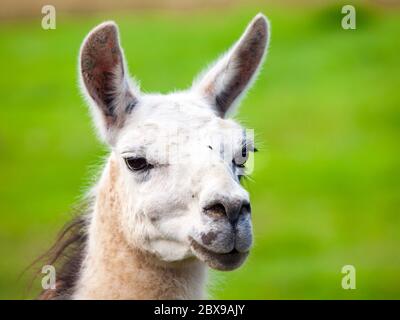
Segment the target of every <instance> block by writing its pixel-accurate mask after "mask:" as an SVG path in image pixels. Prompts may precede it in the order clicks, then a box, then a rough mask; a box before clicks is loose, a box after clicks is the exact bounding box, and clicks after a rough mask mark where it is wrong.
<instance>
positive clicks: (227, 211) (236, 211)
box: [204, 201, 251, 225]
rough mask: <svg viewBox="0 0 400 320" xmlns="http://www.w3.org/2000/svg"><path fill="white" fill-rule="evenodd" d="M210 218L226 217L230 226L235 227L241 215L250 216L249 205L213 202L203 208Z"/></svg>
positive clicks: (245, 202) (235, 202)
mask: <svg viewBox="0 0 400 320" xmlns="http://www.w3.org/2000/svg"><path fill="white" fill-rule="evenodd" d="M204 210H205V212H206V213H207V214H209V215H212V216H216V215H219V216H226V217H227V218H228V220H229V222H230V223H231V224H232V225H235V224H236V222H237V221H238V219H239V217H240V216H241V215H245V214H250V213H251V208H250V203H249V202H247V201H233V202H215V203H212V204H211V205H209V206H206V207H205V208H204Z"/></svg>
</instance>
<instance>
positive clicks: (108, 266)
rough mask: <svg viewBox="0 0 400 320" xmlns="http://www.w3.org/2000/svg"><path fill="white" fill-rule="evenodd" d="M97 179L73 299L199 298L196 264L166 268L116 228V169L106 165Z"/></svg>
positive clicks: (200, 274) (201, 270)
mask: <svg viewBox="0 0 400 320" xmlns="http://www.w3.org/2000/svg"><path fill="white" fill-rule="evenodd" d="M107 167H108V169H106V170H107V171H106V172H105V174H104V175H103V177H102V179H101V183H100V185H99V190H98V194H97V199H96V203H95V206H94V211H93V215H92V217H91V221H90V224H89V230H88V238H89V239H88V245H87V249H86V250H87V252H86V257H85V259H84V262H83V265H82V270H81V274H80V277H79V279H78V281H77V286H76V290H75V294H74V295H73V298H76V299H200V298H202V297H203V290H204V284H205V273H206V272H205V267H204V265H203V264H202V263H201V262H200V261H198V260H195V259H192V260H190V259H189V260H187V261H183V262H179V263H165V262H162V261H160V260H159V259H157V258H156V257H154V256H153V255H151V254H149V253H146V252H144V251H142V250H140V249H139V248H136V247H134V246H132V245H131V244H129V243H128V242H127V241H126V239H125V237H124V236H123V234H122V231H121V228H120V225H121V224H120V223H121V222H120V217H121V206H120V203H121V202H120V197H119V196H118V192H117V190H116V189H117V187H116V186H117V184H118V178H117V176H118V175H117V170H118V168H117V167H116V165H115V164H113V162H112V161H110V163H109V165H108V166H107Z"/></svg>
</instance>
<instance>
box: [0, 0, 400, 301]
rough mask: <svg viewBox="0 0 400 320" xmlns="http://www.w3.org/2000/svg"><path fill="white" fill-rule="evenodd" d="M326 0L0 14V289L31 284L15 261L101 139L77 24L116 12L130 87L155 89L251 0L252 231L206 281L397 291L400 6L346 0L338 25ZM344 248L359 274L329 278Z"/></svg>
mask: <svg viewBox="0 0 400 320" xmlns="http://www.w3.org/2000/svg"><path fill="white" fill-rule="evenodd" d="M14 2H15V1H14ZM178 2H179V1H178ZM325 3H327V4H322V3H318V4H315V1H313V2H310V1H301V4H299V3H297V4H293V3H290V1H289V3H288V1H283V2H278V1H274V2H271V3H268V2H262V3H255V2H252V3H251V4H246V2H244V1H241V2H240V1H239V2H237V3H235V4H234V5H218V6H212V4H208V5H203V6H202V7H200V8H197V7H193V8H186V7H183V8H177V10H174V8H164V7H163V8H161V9H159V10H158V9H157V7H156V6H155V7H152V8H140V9H137V10H134V9H131V10H126V9H124V10H122V9H121V10H117V9H116V10H115V11H111V10H110V9H107V10H105V11H93V12H89V11H88V10H86V11H82V12H75V11H68V12H67V11H66V12H64V11H63V10H59V11H57V29H56V30H48V31H45V30H43V29H41V18H42V16H41V14H40V9H38V11H37V12H35V14H34V15H32V16H27V17H25V18H21V17H19V18H18V17H17V18H10V19H7V18H4V17H3V19H2V20H1V21H0V64H1V77H0V95H1V104H0V105H1V106H0V118H1V123H2V124H1V126H0V179H1V183H0V298H2V299H7V298H8V299H10V298H11V299H19V298H31V297H34V296H35V293H36V291H35V290H33V291H32V292H30V293H26V292H25V291H26V290H25V288H26V286H27V283H28V279H29V277H28V276H24V277H23V278H22V279H20V280H18V276H19V275H20V273H21V272H22V270H23V269H24V268H25V267H26V266H27V265H28V264H29V263H30V262H32V260H33V259H34V258H35V257H37V256H38V255H39V254H41V253H42V252H43V251H44V250H45V249H47V248H48V246H49V245H50V243H51V241H52V240H53V239H54V238H55V235H56V234H57V231H58V230H59V229H60V227H61V226H62V225H63V224H64V222H65V221H67V219H68V218H69V214H68V212H69V210H70V208H71V206H72V205H73V204H74V203H76V201H77V200H78V199H79V196H80V195H81V194H82V192H83V191H84V190H85V189H86V187H88V186H89V185H90V183H91V177H92V175H93V173H94V172H97V170H98V168H99V164H100V163H101V159H102V158H103V157H104V155H105V154H106V153H107V151H106V149H105V148H104V147H102V146H101V144H100V143H99V142H98V141H97V140H96V137H95V135H94V133H93V130H92V125H91V121H90V118H89V115H88V112H87V108H86V106H85V104H84V102H83V100H82V98H81V96H80V93H79V90H78V85H77V56H78V50H79V46H80V44H81V41H82V39H83V38H84V36H85V35H86V34H87V32H88V31H89V30H90V29H91V28H92V27H93V26H95V25H96V24H97V23H99V22H101V21H103V20H106V19H107V20H109V19H112V20H115V21H116V22H117V23H118V24H119V26H120V31H121V38H122V45H123V47H124V49H125V54H126V57H127V59H128V63H129V66H130V71H131V73H132V74H133V75H134V76H135V77H136V78H138V79H140V81H141V85H142V88H143V89H144V90H145V91H161V92H168V91H169V90H173V89H178V88H185V87H188V86H189V85H190V83H191V81H192V78H193V77H194V76H195V75H196V74H197V73H198V72H199V71H200V70H201V69H202V68H203V67H204V66H205V65H206V64H207V63H209V62H211V61H212V60H213V59H215V58H216V57H217V56H218V55H219V54H220V53H221V52H223V51H224V50H226V49H227V48H228V47H229V46H230V45H231V44H232V43H233V42H234V41H235V40H236V39H237V37H238V36H239V35H240V34H241V32H242V31H243V29H244V27H245V25H246V24H247V23H248V21H249V20H250V19H251V18H252V17H253V16H254V15H255V14H256V13H257V12H259V11H262V12H264V13H265V14H266V15H267V16H268V17H269V19H270V21H271V23H272V41H271V46H270V50H269V54H268V58H267V60H266V64H265V66H264V68H263V70H262V72H261V74H260V77H259V80H258V81H257V83H256V84H255V86H254V88H253V89H252V90H251V91H250V93H249V94H248V96H247V98H246V99H245V100H244V101H243V103H242V107H241V109H240V113H239V115H238V116H237V118H238V119H239V120H241V122H242V123H243V124H245V125H247V126H248V127H249V128H254V129H255V132H256V135H257V141H258V142H259V144H260V145H261V147H260V149H261V150H260V151H261V152H259V153H257V155H256V158H255V172H254V174H253V175H252V178H253V179H254V181H249V182H246V185H247V187H248V189H249V190H250V193H251V196H252V201H253V202H252V206H253V212H254V214H253V217H254V228H255V247H254V250H253V251H252V253H251V256H250V258H249V260H248V262H247V263H246V264H245V265H244V266H243V267H242V268H241V269H239V270H237V271H234V272H230V273H218V272H213V273H212V281H211V282H210V293H211V296H212V297H214V298H222V299H225V298H234V299H242V298H243V299H275V298H277V299H281V298H282V299H296V298H298V299H329V298H338V299H356V298H357V299H369V298H390V299H393V298H397V299H398V298H400V216H399V213H400V209H399V208H400V182H399V179H400V148H399V141H400V134H399V133H400V76H399V75H400V59H399V53H400V40H399V39H400V38H399V35H400V10H399V8H398V7H393V6H382V5H379V6H377V5H375V4H374V3H371V2H369V3H368V4H363V3H361V2H357V3H356V4H355V6H356V10H357V29H356V30H344V29H342V28H341V19H342V17H343V15H342V14H341V7H342V3H339V2H335V1H328V2H325ZM56 8H57V7H56ZM346 264H351V265H354V266H355V268H356V272H357V273H356V276H357V289H356V290H343V289H342V288H341V279H342V277H343V275H342V274H341V268H342V266H344V265H346ZM39 284H40V280H38V281H37V283H36V287H37V286H38V285H39Z"/></svg>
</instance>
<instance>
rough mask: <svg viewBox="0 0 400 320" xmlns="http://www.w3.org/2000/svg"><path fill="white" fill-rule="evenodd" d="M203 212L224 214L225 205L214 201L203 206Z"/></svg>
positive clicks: (217, 214) (216, 214)
mask: <svg viewBox="0 0 400 320" xmlns="http://www.w3.org/2000/svg"><path fill="white" fill-rule="evenodd" d="M204 210H205V212H206V213H207V214H210V215H215V216H224V215H226V210H225V207H224V205H223V204H222V203H215V204H212V205H210V206H207V207H205V208H204Z"/></svg>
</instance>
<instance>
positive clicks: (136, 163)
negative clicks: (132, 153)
mask: <svg viewBox="0 0 400 320" xmlns="http://www.w3.org/2000/svg"><path fill="white" fill-rule="evenodd" d="M125 163H126V166H127V167H128V169H129V170H131V171H141V170H148V169H151V168H152V167H153V166H152V165H151V164H150V163H148V162H147V160H146V159H145V158H125Z"/></svg>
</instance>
